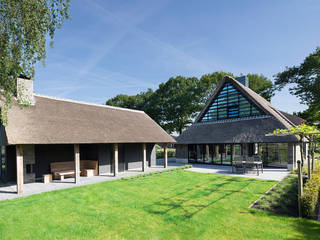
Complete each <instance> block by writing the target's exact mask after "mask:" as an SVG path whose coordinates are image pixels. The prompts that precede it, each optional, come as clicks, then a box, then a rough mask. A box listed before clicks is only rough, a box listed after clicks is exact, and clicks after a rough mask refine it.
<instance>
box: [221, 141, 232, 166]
mask: <svg viewBox="0 0 320 240" xmlns="http://www.w3.org/2000/svg"><path fill="white" fill-rule="evenodd" d="M221 156H222V164H224V165H231V163H232V145H231V144H224V145H223V151H222V153H221Z"/></svg>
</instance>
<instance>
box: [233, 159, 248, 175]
mask: <svg viewBox="0 0 320 240" xmlns="http://www.w3.org/2000/svg"><path fill="white" fill-rule="evenodd" d="M239 170H241V171H242V173H245V172H246V166H245V164H244V163H243V158H242V157H235V158H234V161H233V162H232V172H236V173H237V172H238V171H239Z"/></svg>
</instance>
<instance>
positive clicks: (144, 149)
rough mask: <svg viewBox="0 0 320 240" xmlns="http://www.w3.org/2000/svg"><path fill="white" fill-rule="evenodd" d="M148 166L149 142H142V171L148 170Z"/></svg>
mask: <svg viewBox="0 0 320 240" xmlns="http://www.w3.org/2000/svg"><path fill="white" fill-rule="evenodd" d="M146 167H147V144H145V143H142V172H144V171H146Z"/></svg>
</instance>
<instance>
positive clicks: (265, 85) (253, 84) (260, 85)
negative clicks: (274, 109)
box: [247, 74, 275, 102]
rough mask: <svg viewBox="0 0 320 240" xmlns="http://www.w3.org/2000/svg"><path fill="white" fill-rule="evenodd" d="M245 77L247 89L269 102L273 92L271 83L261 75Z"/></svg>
mask: <svg viewBox="0 0 320 240" xmlns="http://www.w3.org/2000/svg"><path fill="white" fill-rule="evenodd" d="M247 76H248V80H249V87H250V88H251V89H252V90H253V91H255V92H256V93H258V94H259V95H261V96H262V97H264V98H265V99H267V100H268V101H269V102H270V100H271V98H272V97H273V96H274V92H275V89H274V88H273V84H272V81H271V80H269V79H268V78H267V77H265V76H263V75H262V74H260V75H259V74H248V75H247Z"/></svg>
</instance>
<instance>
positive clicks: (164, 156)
mask: <svg viewBox="0 0 320 240" xmlns="http://www.w3.org/2000/svg"><path fill="white" fill-rule="evenodd" d="M163 153H164V155H163V167H164V168H167V167H168V149H167V144H166V143H164V144H163Z"/></svg>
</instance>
